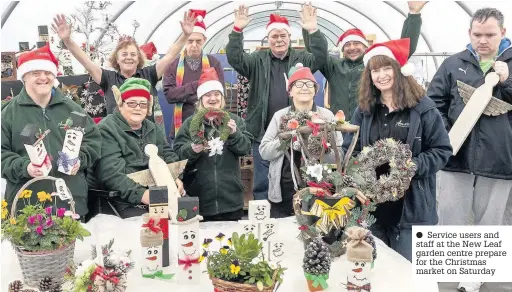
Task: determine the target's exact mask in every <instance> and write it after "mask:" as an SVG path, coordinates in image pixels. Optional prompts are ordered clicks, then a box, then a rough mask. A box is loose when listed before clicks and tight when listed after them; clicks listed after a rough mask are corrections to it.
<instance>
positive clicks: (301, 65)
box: [295, 63, 304, 68]
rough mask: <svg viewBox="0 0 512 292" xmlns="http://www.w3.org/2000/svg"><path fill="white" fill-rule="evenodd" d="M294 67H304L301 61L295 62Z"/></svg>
mask: <svg viewBox="0 0 512 292" xmlns="http://www.w3.org/2000/svg"><path fill="white" fill-rule="evenodd" d="M295 67H297V68H302V67H304V65H303V64H302V63H297V64H295Z"/></svg>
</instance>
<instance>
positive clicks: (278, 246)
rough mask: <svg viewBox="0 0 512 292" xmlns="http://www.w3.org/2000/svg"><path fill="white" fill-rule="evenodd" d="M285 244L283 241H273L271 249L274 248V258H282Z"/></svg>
mask: <svg viewBox="0 0 512 292" xmlns="http://www.w3.org/2000/svg"><path fill="white" fill-rule="evenodd" d="M283 247H284V244H283V243H282V242H275V243H272V245H271V249H272V255H273V256H274V258H280V257H282V256H283V255H284V249H283Z"/></svg>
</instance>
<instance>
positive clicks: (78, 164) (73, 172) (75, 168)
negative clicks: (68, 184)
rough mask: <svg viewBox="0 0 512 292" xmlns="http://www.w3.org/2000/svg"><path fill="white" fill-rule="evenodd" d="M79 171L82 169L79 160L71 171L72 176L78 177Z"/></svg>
mask: <svg viewBox="0 0 512 292" xmlns="http://www.w3.org/2000/svg"><path fill="white" fill-rule="evenodd" d="M79 169H80V160H78V162H77V163H75V165H74V166H73V168H72V169H71V172H70V175H76V174H77V173H78V170H79Z"/></svg>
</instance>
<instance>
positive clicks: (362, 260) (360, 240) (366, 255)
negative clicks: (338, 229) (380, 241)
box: [345, 226, 374, 292]
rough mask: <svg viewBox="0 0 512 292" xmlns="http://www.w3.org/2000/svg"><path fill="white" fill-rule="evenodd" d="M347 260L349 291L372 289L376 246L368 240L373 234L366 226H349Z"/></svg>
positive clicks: (367, 290)
mask: <svg viewBox="0 0 512 292" xmlns="http://www.w3.org/2000/svg"><path fill="white" fill-rule="evenodd" d="M345 233H346V234H347V236H348V239H347V240H348V242H347V260H348V261H349V263H348V264H349V265H348V271H347V275H348V276H347V285H346V286H347V291H361V292H370V291H371V270H372V264H373V261H374V247H373V246H372V245H371V244H370V242H368V239H367V237H368V236H371V235H370V234H369V231H368V230H367V229H365V228H362V227H359V226H354V227H350V228H348V229H347V230H346V231H345Z"/></svg>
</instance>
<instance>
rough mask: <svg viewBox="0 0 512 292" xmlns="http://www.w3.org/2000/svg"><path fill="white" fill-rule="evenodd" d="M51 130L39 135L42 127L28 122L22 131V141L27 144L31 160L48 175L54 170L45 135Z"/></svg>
mask: <svg viewBox="0 0 512 292" xmlns="http://www.w3.org/2000/svg"><path fill="white" fill-rule="evenodd" d="M49 132H50V130H47V131H46V132H45V133H43V134H41V135H39V133H40V129H39V128H38V127H37V126H36V125H34V124H27V125H26V126H25V128H23V131H21V134H20V137H21V142H22V143H23V144H24V145H25V150H26V151H27V154H28V156H29V158H30V162H31V163H32V165H34V166H35V167H38V168H40V170H41V171H42V172H43V175H44V176H47V175H48V174H49V173H50V171H51V170H52V162H51V161H50V156H48V152H47V151H46V147H45V146H44V137H45V136H46V135H47V134H48V133H49Z"/></svg>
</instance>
